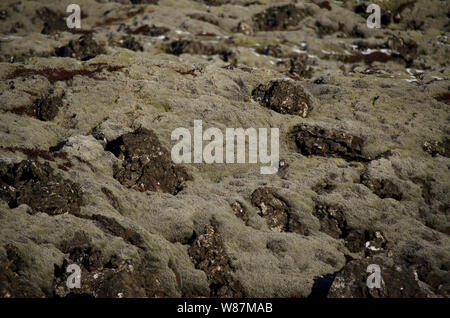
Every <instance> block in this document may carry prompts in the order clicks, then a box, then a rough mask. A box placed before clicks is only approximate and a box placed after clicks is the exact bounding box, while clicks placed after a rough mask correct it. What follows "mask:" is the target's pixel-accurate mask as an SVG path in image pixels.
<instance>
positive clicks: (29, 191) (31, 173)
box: [0, 160, 83, 215]
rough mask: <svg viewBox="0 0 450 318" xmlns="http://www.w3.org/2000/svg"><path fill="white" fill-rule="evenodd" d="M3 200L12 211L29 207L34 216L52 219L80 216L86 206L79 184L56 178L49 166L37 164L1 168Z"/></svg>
mask: <svg viewBox="0 0 450 318" xmlns="http://www.w3.org/2000/svg"><path fill="white" fill-rule="evenodd" d="M0 198H1V199H2V200H4V201H6V202H7V203H8V205H9V206H10V207H11V208H15V207H17V206H19V205H20V204H27V205H29V206H30V207H31V208H32V209H33V211H34V212H44V213H47V214H49V215H56V214H62V213H66V212H69V213H77V212H79V210H80V206H81V205H82V203H83V195H82V192H81V188H80V186H79V185H78V184H77V183H74V182H72V181H70V180H65V179H63V178H62V177H61V176H60V175H58V174H55V172H54V170H53V168H52V167H51V166H50V165H49V164H48V163H45V164H42V163H39V162H38V161H34V160H23V161H21V162H20V163H16V164H6V165H2V166H1V168H0Z"/></svg>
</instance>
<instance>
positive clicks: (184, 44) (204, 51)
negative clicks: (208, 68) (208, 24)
mask: <svg viewBox="0 0 450 318" xmlns="http://www.w3.org/2000/svg"><path fill="white" fill-rule="evenodd" d="M224 51H225V50H223V49H221V48H220V47H218V46H217V44H216V43H206V42H201V41H194V40H186V39H181V40H176V41H173V42H171V43H170V44H169V45H168V46H167V48H166V52H167V53H169V54H174V55H180V54H184V53H187V54H201V55H214V54H219V53H222V52H224Z"/></svg>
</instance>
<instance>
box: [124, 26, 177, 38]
mask: <svg viewBox="0 0 450 318" xmlns="http://www.w3.org/2000/svg"><path fill="white" fill-rule="evenodd" d="M169 31H170V29H169V28H166V27H160V26H156V25H148V24H144V25H141V26H140V27H137V28H136V29H133V30H128V31H127V33H128V34H142V35H147V36H160V35H163V34H166V33H167V32H169Z"/></svg>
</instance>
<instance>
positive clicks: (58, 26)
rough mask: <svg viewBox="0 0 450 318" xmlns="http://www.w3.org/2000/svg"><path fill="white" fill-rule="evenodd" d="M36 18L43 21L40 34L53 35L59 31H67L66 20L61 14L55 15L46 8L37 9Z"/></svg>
mask: <svg viewBox="0 0 450 318" xmlns="http://www.w3.org/2000/svg"><path fill="white" fill-rule="evenodd" d="M36 13H37V16H38V17H39V18H40V19H41V20H43V21H44V28H43V29H42V31H41V33H42V34H55V33H58V32H60V31H64V30H68V28H67V23H66V19H65V17H64V16H63V15H62V14H59V13H56V12H54V11H53V10H50V9H49V8H47V7H44V8H42V9H39V10H38V11H37V12H36Z"/></svg>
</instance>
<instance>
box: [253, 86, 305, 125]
mask: <svg viewBox="0 0 450 318" xmlns="http://www.w3.org/2000/svg"><path fill="white" fill-rule="evenodd" d="M252 98H253V99H254V100H255V101H258V102H259V103H260V104H261V105H262V106H264V107H267V108H270V109H272V110H274V111H276V112H278V113H280V114H290V115H297V116H301V117H307V116H308V114H309V112H310V111H311V110H312V109H313V99H312V96H311V95H310V94H309V93H308V92H307V91H306V89H304V88H303V86H302V85H301V84H300V83H299V82H297V81H294V80H291V79H277V80H271V81H270V82H268V83H266V84H260V85H259V86H258V87H256V88H255V89H254V90H253V91H252Z"/></svg>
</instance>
